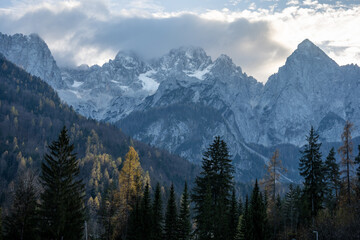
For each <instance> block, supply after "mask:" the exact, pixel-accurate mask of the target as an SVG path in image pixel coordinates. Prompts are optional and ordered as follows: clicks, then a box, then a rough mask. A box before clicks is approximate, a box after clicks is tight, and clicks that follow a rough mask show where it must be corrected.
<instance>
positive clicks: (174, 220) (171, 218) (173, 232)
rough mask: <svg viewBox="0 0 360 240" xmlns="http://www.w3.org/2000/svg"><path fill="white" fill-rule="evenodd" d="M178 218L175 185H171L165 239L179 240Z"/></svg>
mask: <svg viewBox="0 0 360 240" xmlns="http://www.w3.org/2000/svg"><path fill="white" fill-rule="evenodd" d="M177 227H178V216H177V208H176V200H175V190H174V184H171V188H170V195H169V200H168V203H167V206H166V214H165V229H164V230H165V233H164V234H165V239H171V240H177V239H178V232H177Z"/></svg>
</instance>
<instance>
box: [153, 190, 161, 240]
mask: <svg viewBox="0 0 360 240" xmlns="http://www.w3.org/2000/svg"><path fill="white" fill-rule="evenodd" d="M152 212H153V215H152V224H153V225H152V234H151V240H162V239H163V208H162V200H161V189H160V184H159V183H157V184H156V188H155V195H154V201H153V204H152Z"/></svg>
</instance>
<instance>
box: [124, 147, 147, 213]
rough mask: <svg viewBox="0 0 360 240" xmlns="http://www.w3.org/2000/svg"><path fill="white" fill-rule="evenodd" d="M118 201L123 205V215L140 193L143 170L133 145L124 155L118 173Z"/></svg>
mask: <svg viewBox="0 0 360 240" xmlns="http://www.w3.org/2000/svg"><path fill="white" fill-rule="evenodd" d="M119 185H120V193H119V197H120V201H121V202H122V204H123V205H124V207H125V215H128V212H129V211H130V210H131V206H132V205H134V203H135V202H136V201H137V200H138V198H139V197H140V196H141V195H142V191H143V185H144V184H143V170H142V168H141V165H140V159H139V155H138V153H137V152H136V151H135V149H134V148H133V147H130V148H129V152H128V153H127V154H126V156H125V161H124V164H123V167H122V169H121V171H120V175H119Z"/></svg>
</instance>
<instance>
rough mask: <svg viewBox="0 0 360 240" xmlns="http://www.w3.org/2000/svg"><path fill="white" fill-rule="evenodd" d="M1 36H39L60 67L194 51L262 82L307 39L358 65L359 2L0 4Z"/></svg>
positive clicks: (9, 0)
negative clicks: (131, 54)
mask: <svg viewBox="0 0 360 240" xmlns="http://www.w3.org/2000/svg"><path fill="white" fill-rule="evenodd" d="M0 32H2V33H6V34H14V33H23V34H30V33H37V34H39V35H40V37H42V38H43V39H44V40H45V41H46V43H47V44H48V46H49V48H50V50H51V51H52V53H53V55H54V57H55V59H56V61H57V63H58V65H60V66H76V65H80V64H83V63H86V64H89V65H93V64H99V65H102V64H103V63H104V62H106V61H108V60H109V59H113V58H114V57H115V55H116V53H117V52H118V51H119V50H135V51H136V52H138V53H139V54H140V55H141V56H143V57H144V58H153V57H158V56H161V55H163V54H165V53H167V52H168V51H169V50H170V49H172V48H177V47H180V46H199V47H202V48H204V49H205V51H206V52H207V53H208V55H210V56H211V57H212V59H213V60H215V59H216V58H217V57H218V56H219V55H220V54H222V53H225V54H227V55H228V56H230V57H231V58H232V59H233V61H234V62H235V63H236V64H237V65H239V66H240V67H242V69H243V71H245V72H246V73H247V74H248V75H252V76H254V77H255V78H256V79H257V80H259V81H262V82H266V80H267V78H268V77H269V76H270V75H271V74H273V73H275V72H277V70H278V68H279V67H280V66H282V65H283V64H284V63H285V60H286V58H287V57H288V56H289V55H290V54H291V52H293V51H294V50H295V49H296V47H297V45H298V44H299V43H300V42H301V41H302V40H304V39H306V38H308V39H310V40H311V41H312V42H314V43H315V44H317V45H318V46H319V47H320V48H322V49H323V50H324V51H325V52H326V53H327V54H328V55H329V56H330V57H332V58H333V59H334V60H335V61H336V62H337V63H339V64H340V65H343V64H349V63H357V64H360V2H359V0H342V1H335V0H333V1H332V0H326V1H324V0H322V1H321V0H318V1H312V0H285V1H281V0H257V1H248V0H67V1H61V0H0Z"/></svg>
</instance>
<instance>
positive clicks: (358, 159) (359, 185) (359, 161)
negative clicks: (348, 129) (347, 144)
mask: <svg viewBox="0 0 360 240" xmlns="http://www.w3.org/2000/svg"><path fill="white" fill-rule="evenodd" d="M358 150H359V153H358V155H357V157H356V158H355V164H357V165H358V166H357V168H356V176H357V183H356V185H357V193H358V195H359V199H360V145H358Z"/></svg>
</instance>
